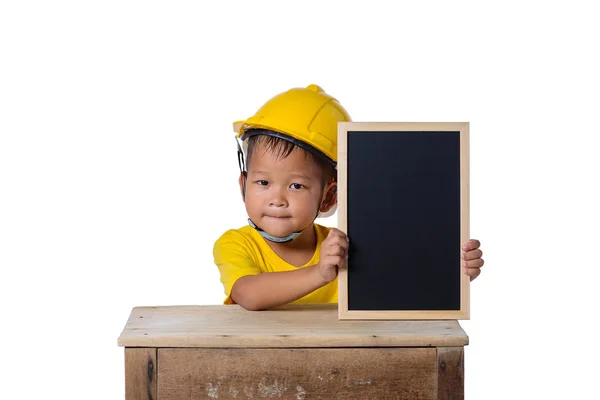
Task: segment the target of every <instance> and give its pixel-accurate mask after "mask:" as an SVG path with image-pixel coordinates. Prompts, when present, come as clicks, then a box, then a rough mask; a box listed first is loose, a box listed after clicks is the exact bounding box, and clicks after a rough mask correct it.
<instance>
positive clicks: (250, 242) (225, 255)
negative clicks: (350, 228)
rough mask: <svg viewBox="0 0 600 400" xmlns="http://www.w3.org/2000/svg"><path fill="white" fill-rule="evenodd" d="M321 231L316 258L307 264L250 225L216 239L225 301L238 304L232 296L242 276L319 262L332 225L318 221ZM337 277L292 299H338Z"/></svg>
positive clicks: (302, 301) (316, 229)
mask: <svg viewBox="0 0 600 400" xmlns="http://www.w3.org/2000/svg"><path fill="white" fill-rule="evenodd" d="M314 227H315V232H316V234H317V248H316V250H315V253H314V254H313V256H312V258H311V259H310V260H309V261H308V262H307V263H306V264H304V265H302V266H300V267H296V266H294V265H292V264H289V263H287V262H286V261H285V260H283V259H282V258H281V257H279V256H278V255H277V253H275V252H274V251H273V249H271V248H270V247H269V245H268V244H267V243H266V241H265V240H266V239H264V238H263V237H262V236H260V233H258V232H257V231H256V230H255V229H254V228H252V227H251V226H249V225H247V226H244V227H243V228H240V229H230V230H228V231H227V232H225V233H224V234H223V235H222V236H221V237H220V238H219V239H218V240H217V241H216V242H215V245H214V248H213V256H214V258H215V264H216V265H217V267H218V268H219V271H220V273H221V283H223V288H224V289H225V296H227V297H226V298H225V300H224V302H223V303H224V304H234V301H233V300H232V299H231V289H232V288H233V284H234V283H235V282H236V281H237V280H238V279H239V278H241V277H242V276H246V275H258V274H261V273H263V272H280V271H294V270H296V269H298V268H304V267H308V266H310V265H314V264H317V263H318V262H319V256H320V250H321V243H323V240H325V238H326V237H327V234H328V233H329V229H330V228H328V227H325V226H321V225H318V224H314ZM337 301H338V284H337V278H336V279H335V280H333V281H332V282H330V283H328V284H327V285H325V286H323V287H320V288H318V289H317V290H315V291H314V292H312V293H309V294H307V295H306V296H304V297H302V298H300V299H298V300H296V301H293V302H292V303H296V304H299V303H337Z"/></svg>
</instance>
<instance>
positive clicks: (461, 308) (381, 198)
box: [338, 122, 470, 319]
mask: <svg viewBox="0 0 600 400" xmlns="http://www.w3.org/2000/svg"><path fill="white" fill-rule="evenodd" d="M468 135H469V124H468V123H441V122H439V123H431V122H429V123H401V122H398V123H376V122H372V123H353V122H350V123H340V124H339V132H338V185H339V188H338V192H339V200H338V201H339V205H338V213H339V214H338V227H339V229H341V230H342V231H344V232H345V233H346V234H347V235H348V237H349V239H350V250H349V258H348V260H347V261H346V265H345V266H343V267H342V268H340V270H339V280H338V284H339V296H338V297H339V298H338V304H339V316H340V319H469V281H470V280H469V278H468V276H466V275H464V274H463V273H462V267H461V258H460V253H461V248H460V247H461V245H462V243H464V242H466V241H467V240H468V238H469V226H468V225H469V218H468V211H469V163H468V159H469V147H468V139H469V136H468Z"/></svg>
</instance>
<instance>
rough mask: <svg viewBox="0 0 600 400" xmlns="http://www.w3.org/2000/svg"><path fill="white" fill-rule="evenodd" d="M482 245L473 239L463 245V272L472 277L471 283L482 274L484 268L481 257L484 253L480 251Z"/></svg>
mask: <svg viewBox="0 0 600 400" xmlns="http://www.w3.org/2000/svg"><path fill="white" fill-rule="evenodd" d="M479 246H481V243H480V242H479V240H477V239H471V240H469V241H468V242H465V244H463V246H462V249H461V254H460V258H462V260H463V261H462V267H463V272H464V273H465V274H466V275H469V276H470V277H471V281H473V280H474V279H475V278H477V277H478V276H479V274H481V270H480V268H481V267H482V266H483V259H482V258H481V256H482V255H483V252H482V251H481V250H479Z"/></svg>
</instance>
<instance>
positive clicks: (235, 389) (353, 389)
mask: <svg viewBox="0 0 600 400" xmlns="http://www.w3.org/2000/svg"><path fill="white" fill-rule="evenodd" d="M158 354H159V357H160V364H159V369H158V376H159V379H158V396H159V399H160V400H175V399H217V398H218V399H221V400H223V399H236V400H240V399H257V398H277V399H294V400H297V399H328V400H331V399H343V400H352V399H361V400H364V399H397V400H403V399H406V400H409V399H410V400H414V399H422V400H436V399H437V398H438V397H437V396H438V393H437V385H438V382H437V367H436V362H435V361H436V350H435V349H434V348H380V349H365V348H361V349H355V348H354V349H353V348H345V349H265V350H260V349H159V350H158Z"/></svg>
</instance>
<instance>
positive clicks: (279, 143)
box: [246, 135, 337, 186]
mask: <svg viewBox="0 0 600 400" xmlns="http://www.w3.org/2000/svg"><path fill="white" fill-rule="evenodd" d="M247 140H248V150H247V156H246V169H247V170H248V169H249V168H250V162H251V160H252V156H253V154H254V152H255V151H256V147H258V145H259V144H263V145H265V147H266V150H265V151H267V152H271V153H272V154H274V155H275V157H276V159H278V160H282V159H284V158H287V157H288V156H289V155H290V154H291V153H292V151H294V149H296V148H299V149H301V150H302V151H303V152H304V157H305V158H306V157H310V158H311V159H312V160H313V161H314V162H315V163H317V165H318V166H319V169H320V170H321V172H322V184H323V186H325V185H326V184H327V183H328V182H329V181H331V179H332V178H333V179H334V180H337V171H336V169H335V168H334V167H333V165H331V164H330V163H329V162H327V161H326V160H323V159H321V157H317V156H315V155H314V154H312V153H311V152H309V151H306V150H305V149H302V148H300V147H298V146H296V145H295V144H294V143H292V142H290V141H288V140H285V139H281V138H279V137H274V136H268V135H254V136H250V137H249V138H248V139H247Z"/></svg>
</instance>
